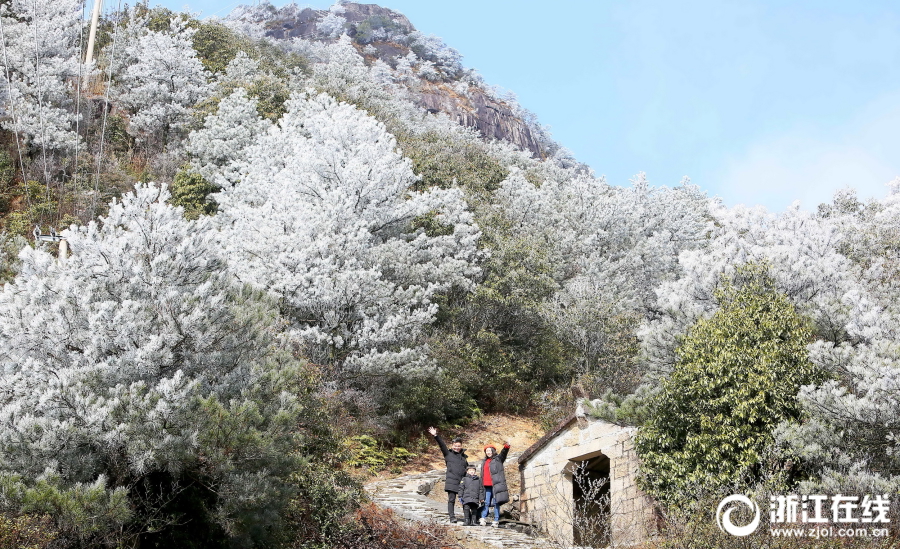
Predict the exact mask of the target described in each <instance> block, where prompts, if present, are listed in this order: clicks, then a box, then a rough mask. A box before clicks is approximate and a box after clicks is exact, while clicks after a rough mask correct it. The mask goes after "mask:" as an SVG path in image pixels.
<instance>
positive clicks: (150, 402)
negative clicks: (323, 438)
mask: <svg viewBox="0 0 900 549" xmlns="http://www.w3.org/2000/svg"><path fill="white" fill-rule="evenodd" d="M167 199H168V194H167V193H166V191H165V190H163V189H161V188H159V187H156V186H153V185H146V186H143V185H142V186H139V187H138V188H137V190H136V191H135V193H134V194H127V195H126V196H125V197H124V198H123V200H122V201H121V202H115V203H113V204H112V205H111V207H110V211H109V214H108V215H107V216H106V217H105V218H102V219H101V220H100V221H101V222H100V223H95V222H92V223H91V224H90V225H89V226H87V227H82V228H79V229H77V230H76V229H72V230H69V231H66V232H64V235H65V236H66V238H67V239H68V242H69V244H70V246H71V250H72V254H71V256H70V257H69V259H68V260H67V261H66V262H64V263H60V262H59V261H58V260H57V259H56V258H55V257H53V256H51V255H50V254H48V253H47V252H44V251H42V250H39V249H38V250H34V249H31V248H27V247H26V248H25V249H24V250H23V252H22V254H21V261H22V268H21V272H20V274H19V275H17V276H16V278H15V280H14V281H13V282H11V283H9V284H6V285H5V287H4V288H3V291H2V293H0V349H2V352H0V365H2V367H0V372H2V373H0V386H2V387H3V390H2V392H0V422H2V425H3V429H2V430H0V480H2V481H0V491H2V492H3V495H2V496H0V502H2V505H4V506H6V507H7V509H6V510H10V509H9V507H10V506H12V507H13V509H12V511H19V510H21V509H17V508H15V507H16V505H27V506H29V509H30V510H31V512H46V513H50V514H52V515H53V516H54V518H55V519H56V520H58V521H61V522H66V521H70V522H71V521H75V522H76V523H77V524H75V525H72V524H69V525H68V527H70V528H72V529H75V530H78V531H80V532H81V533H82V534H84V533H85V532H88V533H89V531H90V528H94V527H96V525H94V526H91V521H90V520H85V519H83V518H82V519H79V518H78V517H79V516H82V514H80V513H88V512H89V509H87V508H86V509H82V510H81V511H79V509H81V508H82V507H83V506H85V505H89V504H90V502H87V503H85V502H84V501H82V500H79V499H78V497H77V494H76V493H75V492H73V490H75V491H76V492H77V491H78V490H79V489H80V488H79V487H84V486H89V485H92V486H95V488H97V487H99V488H98V489H101V490H106V493H108V494H109V497H110V498H111V499H110V502H111V503H110V504H109V505H110V506H112V507H115V505H114V503H115V501H116V498H120V499H121V497H122V495H123V494H124V495H126V496H127V497H128V498H129V499H130V508H131V510H132V512H131V513H130V514H131V515H132V516H131V517H128V516H122V514H121V513H119V514H118V515H117V516H119V522H120V523H119V524H118V527H120V528H121V527H122V526H123V525H122V524H121V522H122V521H125V520H127V521H128V522H129V524H128V525H126V526H128V527H129V528H136V529H137V532H136V533H140V532H142V531H144V530H145V529H148V528H149V529H161V528H162V529H166V528H168V527H169V526H172V527H174V526H175V525H173V524H167V520H169V519H166V518H165V517H166V516H169V515H168V514H169V513H175V514H174V515H171V516H169V518H170V519H174V521H175V523H178V522H179V519H178V516H177V511H176V510H175V509H177V508H178V507H177V505H178V504H176V508H173V509H169V510H167V508H166V507H165V505H168V503H169V502H173V501H181V502H183V505H189V506H190V505H193V506H194V507H193V511H191V512H196V513H199V514H198V515H197V516H198V517H201V516H208V517H209V519H208V521H207V522H203V521H200V522H199V523H195V525H196V524H200V523H203V524H217V525H218V526H216V528H217V529H218V531H219V532H220V533H222V532H228V535H233V536H237V537H241V536H250V537H252V536H253V535H255V534H253V532H254V531H256V530H258V529H259V528H270V527H273V526H274V525H275V523H276V522H277V518H276V517H275V516H273V515H272V514H271V513H270V509H269V506H272V507H271V508H273V509H275V508H278V507H279V506H280V505H284V504H285V503H286V498H287V497H288V496H289V494H290V491H289V490H288V488H287V484H286V482H285V481H286V476H287V474H288V473H289V470H290V466H291V464H292V463H293V462H292V460H293V459H294V458H293V457H292V456H291V453H292V449H293V448H294V437H295V434H294V429H295V428H296V420H297V417H298V416H297V413H298V411H299V406H300V403H299V402H298V400H297V398H296V397H295V396H293V395H292V393H293V394H294V395H296V393H295V392H294V391H293V389H292V386H296V383H297V381H298V380H299V379H301V378H300V376H299V374H298V371H297V368H296V367H295V366H293V365H292V364H293V363H292V362H291V361H290V360H286V359H285V358H284V357H283V356H282V355H281V354H280V351H278V347H277V346H276V344H275V342H274V341H273V339H272V336H271V332H272V328H273V327H277V316H276V312H275V310H274V309H273V307H272V306H271V303H270V302H269V301H268V300H267V299H266V298H265V297H264V296H262V295H260V294H259V293H258V292H253V291H250V290H248V289H246V288H245V287H243V286H242V285H241V284H239V283H238V282H237V281H236V280H235V279H234V277H233V276H232V275H231V273H230V271H229V270H228V268H227V265H226V262H225V258H224V257H223V255H222V254H221V253H220V252H218V249H217V244H216V243H215V241H214V234H215V231H212V230H210V223H209V220H208V218H204V219H201V220H200V221H196V222H191V221H186V220H185V219H184V218H183V217H182V213H181V211H180V209H179V208H175V207H172V206H169V205H167V204H166V200H167ZM292 379H293V380H294V381H291V380H292ZM191 479H194V480H191ZM198 479H202V481H201V483H200V484H199V485H198V484H196V480H198ZM36 482H38V483H39V482H44V483H50V485H52V486H53V487H54V490H58V491H60V493H61V494H63V495H65V494H68V495H69V496H71V498H74V499H70V500H66V499H65V498H63V496H60V497H61V498H63V499H59V498H54V497H52V496H51V495H48V494H50V492H49V491H47V490H44V491H43V492H41V491H40V490H38V495H32V496H30V497H29V496H27V494H28V493H29V490H30V491H32V492H33V491H34V490H36V489H37V485H36V484H35V483H36ZM201 486H205V488H201ZM16 494H19V495H20V496H16ZM40 494H43V495H40ZM73 494H74V495H73ZM116 494H119V496H116ZM69 496H66V497H69ZM22 498H24V499H22ZM29 498H30V499H29ZM179 498H187V499H179ZM191 502H192V503H191ZM60 506H62V507H60ZM66 506H68V508H69V510H68V511H65V512H63V511H62V510H61V508H66ZM180 509H181V512H186V509H187V508H185V507H181V508H180ZM126 515H128V513H126ZM84 516H90V515H84ZM104 520H105V519H104ZM79 521H80V522H79ZM64 526H66V525H64ZM79 526H80V530H79V528H78V527H79ZM115 526H116V525H115V524H113V525H112V527H115ZM200 527H201V528H202V527H203V526H200ZM85 528H87V529H88V530H85ZM126 531H127V529H126Z"/></svg>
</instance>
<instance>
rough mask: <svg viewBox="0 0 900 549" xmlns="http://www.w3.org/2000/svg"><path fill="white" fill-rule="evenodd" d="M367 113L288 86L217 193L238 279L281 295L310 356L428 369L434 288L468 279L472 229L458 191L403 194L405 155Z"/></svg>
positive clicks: (407, 187) (374, 367) (382, 367)
mask: <svg viewBox="0 0 900 549" xmlns="http://www.w3.org/2000/svg"><path fill="white" fill-rule="evenodd" d="M396 148H397V146H396V142H395V140H394V138H393V137H392V136H391V135H390V134H388V133H387V132H386V131H385V128H384V126H383V125H382V124H381V123H379V122H377V121H376V120H375V119H373V118H371V117H370V116H368V115H367V114H366V113H364V112H363V111H360V110H358V109H356V108H355V107H353V106H352V105H348V104H345V103H339V102H337V101H335V100H334V99H332V98H331V97H329V96H327V95H325V94H320V95H311V94H308V93H306V94H297V95H295V96H293V97H292V98H291V100H290V101H289V103H288V112H287V114H285V115H284V117H282V119H281V120H280V121H279V123H278V125H277V127H273V128H271V129H270V130H269V131H268V132H267V133H265V134H263V135H262V136H260V138H259V139H258V141H257V143H256V144H255V145H253V146H252V147H251V149H250V150H249V151H248V152H247V156H246V159H247V160H246V161H245V162H244V163H243V165H242V167H241V170H242V174H243V175H242V177H241V181H240V183H239V184H238V185H236V186H234V187H233V188H230V189H225V190H224V191H223V192H222V193H220V194H218V195H216V197H215V198H216V200H217V202H219V205H220V209H219V215H218V216H217V219H218V221H219V223H220V225H221V227H222V233H223V238H224V245H225V246H226V247H227V248H228V249H229V251H230V253H231V254H232V257H233V258H234V264H235V265H237V266H238V268H239V269H240V271H239V275H240V277H241V279H242V280H245V281H246V282H248V283H251V284H254V285H258V286H260V287H263V288H265V289H267V290H269V291H271V292H272V293H274V294H275V295H276V296H278V297H280V298H281V299H282V302H283V308H284V310H285V311H286V313H287V314H288V315H289V317H290V319H291V320H292V322H293V324H294V326H295V327H296V329H297V337H299V338H300V340H301V341H302V342H303V343H304V344H305V346H306V349H307V351H306V352H307V353H308V355H309V356H310V358H312V359H313V360H314V361H315V362H318V363H324V364H330V365H333V366H338V367H341V368H344V369H345V370H347V371H365V372H386V371H387V372H392V371H413V370H422V369H427V368H429V367H430V366H429V364H430V363H429V360H428V354H427V352H426V350H425V349H424V348H423V347H422V345H421V341H420V337H421V335H422V333H423V330H424V328H425V327H426V326H427V325H428V324H429V323H430V322H432V320H433V319H434V315H435V313H436V311H437V306H436V305H435V304H434V303H433V302H432V298H433V296H434V295H435V293H436V292H439V291H442V290H445V289H448V288H450V287H452V286H454V285H458V286H461V287H464V288H465V287H469V286H470V284H471V283H470V277H471V276H473V275H474V274H475V273H477V271H478V268H477V266H476V265H475V264H474V263H475V259H476V239H477V238H478V234H479V233H478V230H477V227H476V226H475V225H474V223H473V221H472V216H471V214H469V213H468V212H467V211H466V205H465V202H464V200H463V198H462V194H461V193H460V191H459V190H455V189H451V190H438V189H435V190H430V191H426V192H412V191H411V188H412V186H413V183H414V182H415V180H416V177H415V175H414V174H413V172H412V170H411V169H410V162H409V161H408V160H406V159H403V158H402V157H401V156H400V154H399V153H398V152H397V150H396Z"/></svg>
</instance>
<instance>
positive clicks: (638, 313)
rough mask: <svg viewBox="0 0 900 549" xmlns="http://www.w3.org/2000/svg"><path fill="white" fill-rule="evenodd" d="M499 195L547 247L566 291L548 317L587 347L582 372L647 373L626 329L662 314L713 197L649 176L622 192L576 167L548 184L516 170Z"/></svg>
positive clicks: (622, 378)
mask: <svg viewBox="0 0 900 549" xmlns="http://www.w3.org/2000/svg"><path fill="white" fill-rule="evenodd" d="M498 195H499V199H500V205H501V207H502V208H503V211H504V212H505V215H506V216H507V217H508V218H510V219H511V222H512V230H513V231H515V232H517V233H520V232H524V233H527V234H531V235H533V237H534V238H537V239H538V241H540V242H543V243H544V245H545V247H546V249H547V253H548V254H549V257H550V263H551V264H552V265H553V266H554V274H553V276H554V278H555V280H556V281H557V282H558V284H559V285H560V288H559V290H558V291H556V292H554V294H553V295H552V296H551V297H550V298H549V299H548V300H547V301H546V303H545V306H544V315H545V317H546V318H547V319H548V321H549V322H550V323H551V324H552V325H553V326H555V327H556V329H557V331H558V333H559V336H560V337H561V338H562V339H563V340H564V341H567V342H568V343H569V344H570V345H572V347H573V348H574V349H576V351H577V353H578V354H579V356H580V358H579V364H578V365H577V367H576V371H577V372H578V373H580V374H585V373H595V374H596V373H603V376H602V379H601V380H600V382H601V384H604V385H607V384H611V385H613V386H615V387H616V389H619V390H628V389H629V388H630V387H633V385H634V384H635V383H636V381H637V380H638V379H639V378H640V375H639V373H638V372H636V371H631V372H626V370H628V368H629V366H628V365H629V364H631V363H632V362H633V358H634V357H633V354H634V353H633V349H632V348H631V347H633V345H631V344H624V345H623V343H625V340H623V336H625V338H626V339H627V338H628V336H627V334H630V333H633V331H634V329H635V328H636V327H637V325H638V323H639V322H640V321H641V320H642V319H647V318H652V317H653V316H654V315H655V314H656V295H655V293H654V289H655V288H656V287H657V286H659V285H660V284H661V283H662V282H663V281H666V280H674V279H675V278H676V277H677V275H678V272H679V266H678V263H677V260H676V258H677V257H678V253H679V252H681V251H683V250H690V249H694V248H697V247H698V246H701V245H703V244H704V242H705V238H706V231H707V230H708V228H709V219H708V208H707V198H706V196H705V195H704V194H703V193H702V192H700V191H699V189H697V188H696V187H695V186H692V185H689V184H687V182H684V184H682V185H680V186H679V187H676V188H674V189H666V188H657V189H654V188H652V187H650V186H649V184H648V183H647V181H646V179H645V178H644V177H643V175H640V176H638V178H637V179H635V181H634V185H633V186H632V187H630V188H625V189H622V188H614V187H611V186H609V185H607V184H606V182H605V181H603V180H602V179H601V180H598V179H595V178H594V177H592V176H591V175H590V174H588V173H583V172H581V173H579V172H576V171H574V170H571V171H570V170H561V171H560V172H559V173H557V174H555V176H554V177H547V178H546V179H545V180H544V181H543V183H542V184H541V185H540V186H537V185H535V184H533V183H532V182H531V181H529V180H528V178H527V177H526V175H525V173H524V172H522V171H514V172H513V174H512V175H511V176H510V177H509V178H508V179H507V180H506V181H505V182H504V183H503V184H502V186H501V188H500V190H499V192H498ZM632 337H633V336H632ZM601 370H602V372H601ZM604 372H605V373H604Z"/></svg>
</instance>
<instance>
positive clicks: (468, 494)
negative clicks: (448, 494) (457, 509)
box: [459, 465, 484, 526]
mask: <svg viewBox="0 0 900 549" xmlns="http://www.w3.org/2000/svg"><path fill="white" fill-rule="evenodd" d="M475 471H476V468H475V466H474V465H469V467H468V469H466V476H464V477H463V480H462V490H460V491H459V501H460V502H461V503H462V505H463V518H464V520H465V522H463V524H464V525H466V526H477V525H478V522H477V521H478V508H479V507H480V506H481V505H482V504H483V503H484V486H482V485H481V479H480V478H478V475H476V474H475Z"/></svg>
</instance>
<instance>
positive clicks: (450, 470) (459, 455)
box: [428, 427, 469, 524]
mask: <svg viewBox="0 0 900 549" xmlns="http://www.w3.org/2000/svg"><path fill="white" fill-rule="evenodd" d="M428 432H429V433H431V436H433V437H434V439H435V440H436V441H437V443H438V446H440V448H441V453H442V454H444V463H446V465H447V475H446V477H445V478H444V491H445V492H447V516H448V517H450V524H455V523H456V495H457V494H458V493H459V491H460V489H461V483H462V479H463V477H464V476H466V469H467V468H468V467H469V458H468V456H467V455H466V451H465V450H463V447H462V439H461V438H458V437H457V438H455V439H453V442H452V443H451V446H450V448H447V444H446V443H445V442H444V439H442V438H441V436H440V435H438V432H437V429H435V428H434V427H429V428H428Z"/></svg>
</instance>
